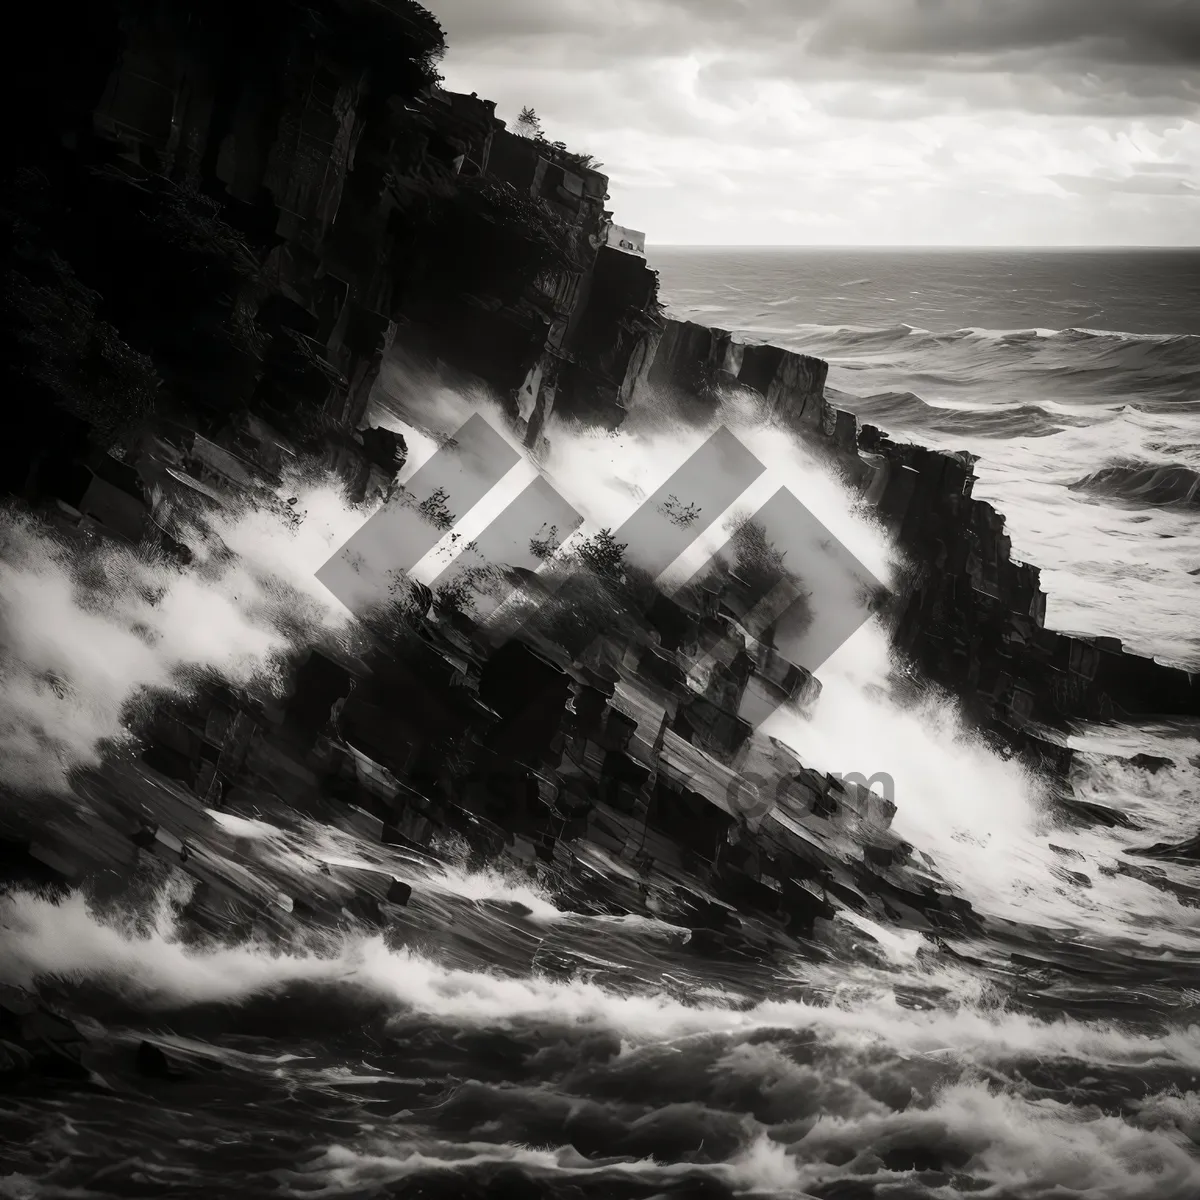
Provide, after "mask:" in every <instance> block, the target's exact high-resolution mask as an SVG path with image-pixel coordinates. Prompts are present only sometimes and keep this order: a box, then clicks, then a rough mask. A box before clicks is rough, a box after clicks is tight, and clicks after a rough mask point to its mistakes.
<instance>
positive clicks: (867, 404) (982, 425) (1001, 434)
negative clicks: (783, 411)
mask: <svg viewBox="0 0 1200 1200" xmlns="http://www.w3.org/2000/svg"><path fill="white" fill-rule="evenodd" d="M827 390H828V392H829V393H830V399H831V400H833V401H834V403H835V404H836V403H838V402H842V403H844V404H845V405H846V407H848V408H850V409H851V410H852V411H853V412H854V414H855V415H856V416H858V417H861V418H862V419H864V420H867V421H873V422H876V423H878V424H880V425H884V426H887V425H893V426H896V427H897V428H901V429H903V428H907V427H911V426H916V427H920V428H923V429H931V430H935V431H937V432H939V433H957V434H973V435H975V436H977V437H995V438H1007V437H1045V436H1048V435H1050V434H1054V433H1058V432H1059V431H1060V430H1061V429H1062V428H1063V426H1064V425H1069V424H1075V423H1077V422H1079V421H1080V420H1081V418H1078V417H1070V416H1066V415H1062V414H1058V413H1053V414H1052V413H1047V412H1046V411H1045V410H1044V409H1042V408H1040V407H1039V406H1038V405H1036V404H1021V405H1017V406H1015V407H1004V408H989V409H984V408H945V407H941V406H938V405H934V404H929V403H928V402H927V401H925V400H922V399H921V397H920V396H917V395H915V394H914V393H913V392H880V393H877V394H876V395H872V396H865V397H861V396H850V395H847V394H846V393H842V392H837V391H836V390H835V389H833V388H830V389H827Z"/></svg>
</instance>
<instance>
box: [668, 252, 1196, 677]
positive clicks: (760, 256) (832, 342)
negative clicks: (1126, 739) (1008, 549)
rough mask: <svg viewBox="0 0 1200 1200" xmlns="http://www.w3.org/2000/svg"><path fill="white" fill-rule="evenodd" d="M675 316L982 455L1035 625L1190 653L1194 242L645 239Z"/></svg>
mask: <svg viewBox="0 0 1200 1200" xmlns="http://www.w3.org/2000/svg"><path fill="white" fill-rule="evenodd" d="M650 255H651V259H652V261H653V264H654V266H655V267H657V268H658V270H659V272H660V275H661V278H662V294H663V298H664V299H665V301H666V303H667V305H668V308H669V309H670V311H671V314H672V315H673V316H676V317H679V318H680V319H685V320H692V321H697V322H700V323H701V324H706V325H716V326H719V327H720V328H723V329H729V330H731V331H736V332H738V333H741V334H744V335H746V336H747V337H749V338H750V339H752V340H755V341H762V342H768V343H773V344H775V345H780V346H786V347H788V348H789V349H794V350H800V351H803V352H804V353H807V354H813V355H816V356H817V357H818V358H824V359H826V360H827V361H828V362H829V365H830V370H829V382H828V392H829V395H830V398H831V400H832V401H833V402H834V403H835V404H838V405H839V406H842V407H846V408H849V409H850V410H851V411H852V412H854V413H855V414H856V415H858V416H859V417H860V418H861V420H862V421H863V422H866V423H870V424H874V425H877V426H879V427H881V428H883V429H885V430H888V431H890V432H894V433H895V434H897V435H903V437H904V438H906V439H907V440H910V441H918V442H921V443H924V444H926V445H930V446H934V447H937V448H940V449H958V450H968V451H970V452H971V453H973V454H977V455H978V456H979V458H980V461H979V464H978V467H977V471H978V474H979V483H978V484H977V485H976V488H975V495H977V496H979V497H980V498H981V499H985V500H990V501H992V502H994V503H995V504H996V506H997V507H998V508H999V509H1000V511H1001V512H1002V513H1004V515H1005V517H1006V518H1007V524H1008V532H1009V534H1010V536H1011V537H1012V539H1013V546H1014V552H1015V553H1016V555H1017V557H1018V558H1024V559H1025V560H1026V561H1028V562H1032V563H1036V564H1037V565H1038V566H1040V567H1042V568H1043V573H1042V579H1043V584H1044V587H1045V590H1046V591H1047V593H1048V596H1049V602H1048V607H1047V623H1048V624H1049V625H1050V626H1051V627H1053V628H1057V629H1066V630H1079V631H1087V632H1090V633H1097V634H1106V635H1109V636H1113V637H1119V638H1122V639H1123V641H1124V642H1125V644H1126V645H1127V646H1128V647H1129V648H1130V649H1133V650H1135V651H1137V652H1138V653H1141V654H1150V655H1153V656H1155V657H1160V658H1162V659H1164V660H1168V661H1172V662H1176V663H1179V664H1180V665H1184V666H1188V667H1191V668H1200V583H1197V579H1200V576H1197V575H1196V574H1194V572H1196V571H1197V570H1200V521H1198V520H1197V514H1198V513H1200V251H1195V250H1190V251H1188V250H1184V251H1179V250H1110V251H1094V250H1076V251H1062V250H1019V251H1012V250H978V251H963V250H950V249H945V250H940V249H939V250H872V249H868V250H835V249H811V250H809V249H790V248H788V249H781V250H768V249H757V248H755V249H744V248H742V249H714V250H709V249H696V250H688V249H682V248H678V249H677V248H672V247H663V248H659V249H654V248H652V249H651V251H650Z"/></svg>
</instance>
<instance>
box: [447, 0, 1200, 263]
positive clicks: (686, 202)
mask: <svg viewBox="0 0 1200 1200" xmlns="http://www.w3.org/2000/svg"><path fill="white" fill-rule="evenodd" d="M425 3H426V4H427V5H428V7H429V8H430V9H431V10H432V11H433V12H434V14H435V15H436V16H437V17H438V18H439V20H440V21H441V23H442V26H443V28H444V29H445V30H446V35H447V41H448V43H449V51H448V53H447V55H446V58H445V60H444V62H443V64H442V68H441V70H442V73H443V74H444V76H445V86H446V87H448V88H450V89H451V90H454V91H464V92H476V93H478V94H479V95H480V96H483V97H486V98H488V99H492V100H495V101H496V102H497V109H496V111H497V115H498V116H500V117H501V118H502V119H504V120H507V121H508V122H509V123H510V126H511V124H512V123H513V122H514V121H515V119H516V117H517V114H518V113H519V112H520V110H521V108H522V107H523V106H525V105H530V106H532V107H533V108H534V109H535V110H536V112H537V113H538V116H539V117H540V118H541V122H542V126H543V128H544V130H545V132H546V135H547V136H548V137H549V138H550V139H551V140H561V141H564V142H566V143H567V145H568V146H569V147H570V148H571V149H572V150H580V151H587V152H589V153H591V154H593V155H595V156H596V157H597V158H598V159H599V160H600V161H601V162H602V163H603V170H604V171H605V172H606V173H607V174H608V175H609V177H610V181H611V182H610V188H609V192H610V195H611V197H612V200H611V202H610V205H609V207H610V208H611V209H612V210H613V212H614V214H615V219H616V221H617V222H618V223H620V224H622V225H627V226H631V227H633V228H635V229H639V230H642V231H643V232H645V233H646V234H647V244H648V245H670V244H676V245H776V246H777V245H896V246H899V245H974V246H985V245H1008V246H1012V245H1018V246H1037V245H1067V246H1076V245H1127V246H1128V245H1197V244H1200V0H425Z"/></svg>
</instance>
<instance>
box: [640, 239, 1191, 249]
mask: <svg viewBox="0 0 1200 1200" xmlns="http://www.w3.org/2000/svg"><path fill="white" fill-rule="evenodd" d="M646 247H647V249H655V250H1089V251H1106V250H1176V251H1181V250H1182V251H1188V250H1200V242H1197V243H1194V244H1188V245H1182V246H1180V245H1171V244H1169V243H1161V242H1140V243H1138V242H1130V243H1127V244H1120V245H1118V244H1116V243H1111V244H1110V243H1104V244H1100V245H1089V244H1088V243H1086V242H1084V243H1078V244H1066V243H1057V242H1028V243H1020V244H1018V243H1015V242H992V243H986V242H963V243H957V242H955V243H950V242H932V243H928V244H919V243H915V242H895V243H889V242H651V241H650V240H649V239H647V241H646Z"/></svg>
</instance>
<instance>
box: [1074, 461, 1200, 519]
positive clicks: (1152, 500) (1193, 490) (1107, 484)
mask: <svg viewBox="0 0 1200 1200" xmlns="http://www.w3.org/2000/svg"><path fill="white" fill-rule="evenodd" d="M1067 486H1068V487H1069V489H1070V490H1071V491H1073V492H1087V493H1090V494H1091V495H1096V496H1104V497H1107V498H1110V499H1117V500H1127V501H1129V502H1131V503H1136V504H1150V505H1155V506H1159V507H1168V506H1169V507H1181V508H1200V471H1196V470H1195V469H1193V468H1192V467H1186V466H1182V465H1179V464H1173V465H1167V466H1164V465H1162V464H1161V463H1142V462H1133V463H1121V464H1116V465H1113V466H1109V467H1103V468H1101V469H1100V470H1099V471H1093V472H1092V473H1091V474H1090V475H1085V476H1084V477H1083V478H1082V479H1077V480H1076V481H1075V482H1074V483H1071V484H1068V485H1067Z"/></svg>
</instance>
